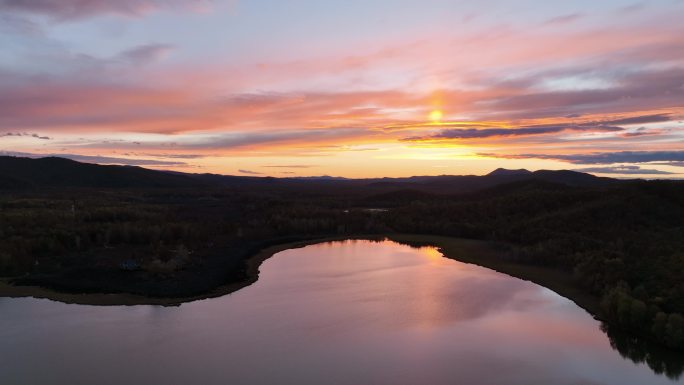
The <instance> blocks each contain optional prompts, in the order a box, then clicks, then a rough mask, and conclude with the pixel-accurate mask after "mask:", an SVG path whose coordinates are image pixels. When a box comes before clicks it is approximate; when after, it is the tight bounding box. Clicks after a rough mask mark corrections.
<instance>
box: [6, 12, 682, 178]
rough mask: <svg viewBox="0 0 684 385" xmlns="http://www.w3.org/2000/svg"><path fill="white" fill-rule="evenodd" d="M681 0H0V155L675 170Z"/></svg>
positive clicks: (399, 168)
mask: <svg viewBox="0 0 684 385" xmlns="http://www.w3.org/2000/svg"><path fill="white" fill-rule="evenodd" d="M683 17H684V0H652V1H642V2H639V1H636V2H635V1H622V0H602V1H596V0H592V1H588V0H577V1H565V2H560V1H537V0H516V1H504V0H481V1H459V0H450V1H446V0H414V1H409V0H345V1H341V0H339V1H337V0H223V1H221V0H213V1H212V0H118V1H109V0H0V48H1V49H0V154H4V155H15V156H31V157H39V156H50V155H54V156H63V157H68V158H71V159H75V160H79V161H85V162H93V163H100V164H125V165H137V166H142V167H148V168H154V169H162V170H177V171H183V172H196V173H204V172H211V173H221V174H233V175H252V176H276V177H294V176H314V175H335V176H344V177H355V178H363V177H381V176H389V177H396V176H409V175H442V174H450V175H461V174H477V175H479V174H485V173H487V172H489V171H491V170H493V169H495V168H498V167H504V168H515V169H517V168H527V169H530V170H537V169H570V170H579V171H584V172H590V173H593V174H596V175H600V176H611V177H620V178H635V177H638V178H682V177H684V23H682V19H683Z"/></svg>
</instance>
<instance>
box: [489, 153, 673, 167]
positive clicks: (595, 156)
mask: <svg viewBox="0 0 684 385" xmlns="http://www.w3.org/2000/svg"><path fill="white" fill-rule="evenodd" d="M478 155H480V156H484V157H493V158H504V159H550V160H558V161H562V162H568V163H574V164H615V163H650V162H682V161H684V151H616V152H592V153H588V154H569V155H568V154H493V153H480V154H478Z"/></svg>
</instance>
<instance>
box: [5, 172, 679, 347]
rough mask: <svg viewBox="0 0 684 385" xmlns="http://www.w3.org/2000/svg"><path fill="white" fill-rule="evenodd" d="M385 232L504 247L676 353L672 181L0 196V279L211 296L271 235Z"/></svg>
mask: <svg viewBox="0 0 684 385" xmlns="http://www.w3.org/2000/svg"><path fill="white" fill-rule="evenodd" d="M377 208H383V209H387V210H377ZM392 232H401V233H417V234H436V235H447V236H456V237H467V238H477V239H486V240H491V241H496V242H500V243H502V244H506V245H509V250H510V251H509V252H507V253H506V255H505V256H503V257H505V258H509V259H511V260H514V261H517V262H519V263H524V264H536V265H543V266H548V267H554V268H558V269H563V270H565V271H567V272H569V273H572V274H573V275H574V277H575V278H576V280H577V282H578V285H581V286H582V287H583V288H585V289H586V290H587V291H589V292H591V293H592V294H594V295H595V296H597V297H601V298H602V301H601V306H602V311H603V317H604V318H605V319H607V320H609V322H610V323H611V324H613V325H617V326H619V327H621V328H623V329H627V330H632V331H636V332H638V333H639V334H642V335H648V336H649V337H651V338H652V339H656V340H658V341H660V342H662V343H664V344H666V345H668V346H670V347H674V348H679V349H684V318H683V317H682V314H684V279H682V278H684V184H682V183H678V182H628V183H621V184H611V185H607V186H594V187H570V186H566V185H562V184H556V183H550V182H548V181H539V180H528V181H519V182H515V183H511V184H504V185H499V186H496V187H493V188H490V189H487V190H483V191H479V192H477V193H469V194H461V195H438V194H433V193H430V192H426V191H408V190H399V191H390V192H384V193H382V194H376V193H374V192H372V191H368V190H364V189H363V188H358V189H355V190H349V189H345V190H344V191H340V192H336V191H335V189H334V188H330V189H327V190H320V189H310V190H307V189H306V188H301V187H300V188H292V189H287V190H277V189H270V188H265V187H245V188H206V189H200V190H197V189H192V190H186V189H170V190H160V189H153V190H116V191H115V190H105V191H92V190H63V189H62V190H53V191H46V192H43V193H36V192H34V193H27V192H22V193H19V192H13V193H6V194H5V195H2V196H0V275H5V276H15V277H22V278H21V279H22V280H23V281H22V282H33V283H36V282H38V283H41V282H42V283H46V282H47V283H50V282H52V283H55V286H59V287H65V285H66V284H70V285H71V286H70V287H71V288H73V289H74V290H76V289H78V288H79V287H83V286H84V285H85V284H83V282H85V280H86V277H99V279H100V281H98V282H95V281H93V280H92V279H93V278H89V279H91V281H88V282H89V285H90V286H89V287H91V288H92V289H93V290H95V289H97V288H98V286H97V285H99V288H100V289H101V290H114V291H137V292H140V293H143V294H155V295H171V294H175V293H178V292H179V291H178V290H180V289H179V288H178V285H177V284H175V285H174V282H179V281H182V280H183V279H185V280H186V281H187V280H190V279H191V278H192V277H194V278H192V280H194V281H193V282H202V284H201V285H200V284H199V283H198V284H197V285H198V286H197V287H196V290H200V289H202V290H205V289H207V288H209V286H210V285H213V284H216V285H218V284H220V282H221V280H224V281H225V280H226V279H229V280H239V279H242V278H244V276H243V275H242V274H243V272H244V259H245V258H246V257H247V256H248V255H249V254H250V253H253V252H254V250H257V249H258V248H259V247H263V245H265V244H268V243H272V242H275V241H277V240H279V239H285V238H287V239H292V238H295V239H297V238H309V237H319V236H329V235H348V234H361V233H363V234H373V233H375V234H385V233H392ZM217 272H222V273H221V274H219V273H217ZM98 274H100V275H98ZM193 274H194V275H193ZM208 274H214V275H212V277H213V278H212V279H207V275H208ZM103 277H104V278H103ZM188 277H191V278H188ZM79 280H81V281H79ZM18 282H19V281H18ZM57 282H59V283H60V284H59V285H58V284H57ZM79 282H81V286H79ZM122 282H123V283H122ZM140 282H152V283H149V284H144V285H143V284H142V283H140ZM160 282H161V283H160ZM184 282H185V281H184ZM156 284H159V285H161V286H163V285H167V289H164V290H161V289H159V290H156V289H155V290H153V289H152V285H156ZM161 286H160V287H161ZM190 286H191V285H190ZM168 287H172V288H173V290H171V289H168Z"/></svg>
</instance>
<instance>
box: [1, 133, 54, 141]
mask: <svg viewBox="0 0 684 385" xmlns="http://www.w3.org/2000/svg"><path fill="white" fill-rule="evenodd" d="M3 136H24V137H31V138H36V139H43V140H50V139H52V138H50V137H49V136H44V135H38V134H30V133H27V132H6V133H0V138H1V137H3Z"/></svg>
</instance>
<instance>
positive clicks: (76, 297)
mask: <svg viewBox="0 0 684 385" xmlns="http://www.w3.org/2000/svg"><path fill="white" fill-rule="evenodd" d="M384 239H388V240H391V241H394V242H397V243H403V244H408V245H420V246H432V247H435V248H437V249H438V250H439V251H440V252H441V253H442V255H443V256H444V257H445V258H449V259H453V260H456V261H459V262H463V263H470V264H475V265H478V266H482V267H485V268H488V269H492V270H494V271H497V272H500V273H503V274H507V275H510V276H512V277H515V278H518V279H523V280H526V281H530V282H533V283H536V284H538V285H540V286H543V287H545V288H547V289H549V290H552V291H554V292H555V293H557V294H559V295H561V296H563V297H565V298H567V299H569V300H570V301H572V302H574V303H575V304H576V305H577V306H579V307H581V308H583V309H584V310H585V311H587V312H588V313H589V314H591V315H592V316H593V317H594V318H597V319H600V317H599V310H600V308H599V299H598V298H597V297H594V296H592V295H590V294H587V293H585V292H583V291H582V290H581V289H580V288H579V287H577V286H576V284H575V283H574V281H573V279H572V276H571V274H569V273H566V272H563V271H561V270H557V269H552V268H547V267H541V266H532V265H523V264H519V263H515V262H511V261H507V260H506V259H504V258H501V252H500V251H497V250H496V249H495V248H494V247H493V245H492V244H491V243H488V242H485V241H478V240H471V239H463V238H452V237H445V236H436V235H417V234H382V235H353V236H336V237H323V238H317V239H310V240H302V241H295V242H288V243H282V244H278V245H274V246H270V247H267V248H264V249H262V250H260V251H259V252H258V253H256V254H254V255H252V256H251V257H249V258H248V259H247V260H246V274H247V279H246V280H244V281H241V282H235V283H230V284H226V285H222V286H220V287H217V288H216V289H214V290H211V291H209V292H207V293H204V294H201V295H196V296H188V297H178V298H155V297H146V296H143V295H135V294H125V293H113V294H105V293H100V294H98V293H84V294H72V293H64V292H59V291H56V290H52V289H47V288H43V287H38V286H14V285H11V284H9V283H8V282H7V280H6V279H0V297H9V298H25V297H32V298H38V299H48V300H52V301H57V302H62V303H66V304H77V305H93V306H135V305H158V306H180V305H182V304H183V303H188V302H194V301H200V300H205V299H210V298H217V297H221V296H224V295H228V294H231V293H234V292H236V291H238V290H240V289H242V288H245V287H247V286H250V285H251V284H253V283H255V282H256V281H257V280H258V279H259V267H260V266H261V264H262V263H263V262H264V261H265V260H267V259H269V258H270V257H272V256H273V255H275V254H277V253H279V252H281V251H284V250H288V249H296V248H302V247H306V246H309V245H314V244H319V243H325V242H335V241H344V240H375V241H381V240H384Z"/></svg>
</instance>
